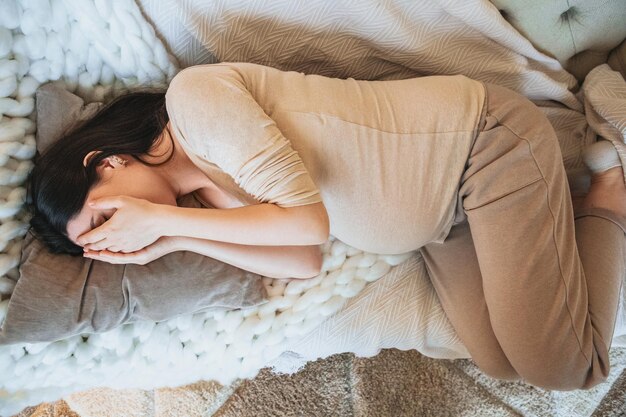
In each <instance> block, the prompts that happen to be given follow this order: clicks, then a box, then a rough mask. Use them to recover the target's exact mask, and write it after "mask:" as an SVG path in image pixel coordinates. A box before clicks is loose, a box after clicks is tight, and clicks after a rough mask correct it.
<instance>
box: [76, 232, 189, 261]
mask: <svg viewBox="0 0 626 417" xmlns="http://www.w3.org/2000/svg"><path fill="white" fill-rule="evenodd" d="M176 239H178V237H177V236H162V237H160V238H159V239H157V240H156V242H154V243H152V244H151V245H148V246H146V247H145V248H143V249H141V250H138V251H136V252H130V253H123V252H110V251H108V250H103V251H100V252H97V251H87V252H85V253H84V255H83V256H84V257H86V258H90V259H95V260H97V261H103V262H108V263H111V264H139V265H145V264H147V263H149V262H152V261H154V260H155V259H158V258H160V257H161V256H164V255H167V254H168V253H171V252H174V251H176Z"/></svg>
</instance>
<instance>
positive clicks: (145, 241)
mask: <svg viewBox="0 0 626 417" xmlns="http://www.w3.org/2000/svg"><path fill="white" fill-rule="evenodd" d="M89 206H90V207H91V208H93V209H111V208H115V209H116V210H115V212H114V213H113V215H112V216H111V217H110V218H109V220H107V221H106V222H104V223H103V224H101V225H100V226H99V227H96V228H95V229H92V230H90V231H89V232H87V233H85V234H82V235H81V236H79V237H78V238H77V241H78V244H79V245H82V246H83V248H86V249H90V250H94V251H100V250H104V249H108V251H109V252H136V251H138V250H140V249H143V248H145V247H146V246H148V245H149V244H151V243H153V242H155V241H156V240H157V239H158V238H159V237H161V236H162V235H163V233H162V230H163V228H162V227H161V226H162V224H163V217H164V216H162V213H161V209H160V206H162V205H161V204H155V203H152V202H150V201H148V200H144V199H141V198H135V197H130V196H123V195H120V196H113V197H102V198H99V199H97V200H93V202H92V203H89Z"/></svg>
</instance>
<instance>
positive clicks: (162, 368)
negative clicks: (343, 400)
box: [0, 0, 626, 416]
mask: <svg viewBox="0 0 626 417" xmlns="http://www.w3.org/2000/svg"><path fill="white" fill-rule="evenodd" d="M144 3H146V4H147V2H144ZM165 3H166V2H160V1H159V2H151V4H152V6H153V7H155V8H156V7H161V5H163V4H165ZM183 3H184V4H186V5H187V6H190V5H193V4H194V2H182V3H180V4H181V8H180V11H181V12H185V11H188V10H186V9H185V8H183V7H182V4H183ZM235 3H236V2H232V5H231V6H232V7H233V9H234V8H236V7H240V8H241V9H242V10H243V9H244V8H246V7H251V8H252V7H255V6H256V5H257V4H258V3H257V2H249V4H248V3H246V2H239V3H237V4H238V6H237V5H236V4H235ZM444 3H445V2H444ZM452 3H454V2H452ZM452 3H451V4H450V5H447V6H446V7H448V8H449V10H448V11H449V12H450V14H451V15H452V14H455V15H458V16H460V17H462V16H464V13H462V7H461V6H459V5H460V4H461V3H460V2H459V3H458V4H457V5H456V6H454V5H453V4H452ZM407 4H408V2H407ZM206 5H208V3H206ZM215 7H216V8H218V6H215ZM177 9H178V6H177ZM207 9H210V7H208V6H207ZM274 12H276V13H284V14H285V16H287V13H288V10H287V9H284V10H282V11H280V10H275V11H274ZM351 12H352V16H353V17H354V16H357V15H358V13H360V11H358V10H352V11H351ZM304 15H305V14H302V13H300V14H298V13H296V14H295V15H294V16H304ZM306 15H307V16H308V14H306ZM206 22H207V24H208V22H210V20H209V19H207V20H206ZM211 24H212V23H211ZM242 24H243V21H242ZM233 27H234V26H230V28H231V29H232V28H233ZM303 27H304V26H303ZM355 27H360V26H359V25H355ZM198 30H199V32H201V33H203V34H204V35H206V36H207V37H209V38H210V37H211V36H213V34H212V32H211V31H210V30H208V31H204V30H202V28H199V29H198ZM217 32H219V30H216V33H217ZM216 36H217V35H216ZM251 36H252V32H251ZM222 39H225V38H222ZM210 40H211V39H208V38H207V39H203V38H202V37H201V36H197V40H196V42H198V41H199V42H201V43H204V44H205V45H210V46H212V47H213V46H215V48H214V50H215V51H216V53H219V55H220V59H221V60H238V59H241V60H246V57H237V56H235V55H230V56H228V55H227V54H226V53H224V51H221V50H220V47H223V48H225V49H228V46H229V45H228V44H222V43H219V45H218V42H217V41H216V43H215V44H214V45H213V44H211V42H210ZM400 41H401V39H400V40H399V42H400ZM507 42H508V44H509V45H508V47H510V48H512V49H516V48H517V50H518V51H520V50H524V48H528V49H526V52H528V56H531V55H532V56H533V58H535V59H537V60H538V61H541V59H543V58H541V57H540V56H539V55H538V53H536V51H534V50H531V49H532V48H531V47H530V46H529V45H527V44H526V43H523V42H518V41H515V42H512V41H510V40H509V41H507ZM507 42H505V43H507ZM181 45H182V43H181ZM170 46H171V45H170ZM293 47H294V48H296V47H297V45H293ZM244 49H245V48H244ZM357 49H358V48H355V49H354V51H356V50H357ZM239 50H243V49H237V48H233V49H231V51H232V52H231V53H232V54H235V53H236V51H239ZM277 59H278V58H277ZM336 59H337V61H340V60H341V59H343V62H350V61H351V59H350V58H349V56H344V57H343V58H340V57H337V58H336ZM424 61H428V60H424ZM454 61H455V62H456V61H457V60H454ZM544 63H545V64H546V66H547V67H550V66H551V67H552V69H553V70H554V71H555V72H554V73H553V75H554V74H557V73H558V77H557V75H554V76H555V77H557V78H559V81H560V82H561V83H560V84H559V83H557V82H556V80H551V79H548V78H547V77H545V78H544V77H543V74H542V73H540V72H539V71H535V72H534V73H533V74H534V75H533V76H534V77H536V79H537V80H538V81H540V83H539V84H534V83H529V84H528V86H529V88H532V86H533V85H536V90H534V91H533V92H534V93H537V92H538V91H546V89H547V91H549V92H550V93H549V94H551V95H552V96H553V97H551V98H553V99H554V98H555V97H559V98H560V99H561V101H562V102H565V103H569V107H571V108H573V109H576V108H577V106H579V107H580V103H578V102H577V101H576V99H575V97H574V96H573V95H572V94H571V93H569V92H568V91H567V88H566V85H567V83H569V82H570V81H571V80H568V79H567V77H566V76H565V75H564V74H563V73H560V72H558V71H557V70H555V68H557V67H558V63H556V61H554V62H550V60H545V62H544ZM411 65H414V64H413V63H408V64H407V68H408V67H410V66H411ZM178 70H179V67H178V63H177V62H176V59H175V58H174V57H172V56H171V55H169V54H168V53H167V51H166V50H165V48H164V46H163V44H162V42H161V41H160V40H159V39H158V38H157V36H156V35H155V31H154V29H153V27H152V26H151V25H150V24H149V23H147V22H146V20H145V19H144V18H143V16H142V15H141V13H140V10H139V9H138V6H137V4H136V3H135V2H134V1H132V0H81V1H70V0H30V1H27V0H21V1H17V0H16V1H1V0H0V116H1V117H2V118H1V119H0V216H1V219H2V224H1V225H0V249H1V253H0V295H1V300H0V322H1V321H2V320H3V318H4V314H5V313H6V309H7V306H8V300H9V299H10V296H11V292H12V290H13V286H14V280H15V279H16V278H17V274H18V270H17V266H18V262H19V255H20V248H21V243H22V238H23V236H24V234H25V233H26V230H27V219H26V218H25V217H24V213H23V212H22V211H21V207H22V204H23V201H24V197H25V190H24V188H23V185H24V180H25V178H26V175H27V172H28V170H29V169H30V168H31V167H32V162H31V159H32V157H33V156H34V153H35V141H34V132H35V129H36V126H35V123H34V122H33V120H32V117H31V115H32V113H33V110H34V99H33V96H34V92H35V90H36V88H37V87H38V86H39V85H40V84H42V83H45V82H48V81H51V80H58V79H62V80H63V81H64V82H65V84H66V86H67V88H68V89H69V90H70V91H72V92H75V93H76V94H79V95H81V96H82V97H83V98H85V100H86V101H87V102H89V101H95V100H98V101H100V100H102V99H103V97H105V96H107V95H109V94H116V93H119V92H122V91H123V90H124V88H125V87H127V86H131V85H137V84H140V85H164V84H167V82H168V81H169V80H170V79H171V78H172V77H173V76H174V75H175V74H176V72H177V71H178ZM437 70H439V71H443V69H437ZM437 70H435V71H437ZM456 70H457V69H451V70H450V71H456ZM602 71H604V70H602ZM600 72H601V71H600ZM477 75H479V74H477ZM477 78H480V77H477ZM531 78H532V77H531ZM533 79H534V78H533ZM603 79H604V78H602V77H597V78H596V80H598V81H597V83H596V84H592V85H591V86H592V87H593V86H594V85H597V86H598V88H597V89H596V90H593V89H590V90H589V91H590V94H589V96H590V97H593V94H596V93H597V94H596V95H595V97H597V98H598V101H597V104H596V103H594V108H597V109H601V104H602V103H605V101H602V98H603V94H605V89H604V86H603V84H602V80H603ZM566 81H567V82H566ZM620 88H621V87H620ZM620 88H618V89H616V90H615V89H613V90H612V91H617V93H616V94H622V90H621V89H620ZM620 97H621V98H626V95H623V97H622V96H620ZM559 110H561V109H556V108H555V109H553V112H552V113H550V110H548V113H549V114H548V116H549V117H551V121H553V122H556V123H561V124H562V125H567V124H568V123H572V120H575V118H571V117H569V116H567V115H565V113H559ZM578 110H581V108H578ZM609 110H610V109H609ZM599 113H600V115H601V116H602V117H599V118H598V123H600V124H602V126H604V127H605V128H608V129H609V130H610V131H611V132H614V131H615V129H614V128H612V126H610V125H609V126H608V127H607V126H606V123H605V122H604V119H603V117H604V118H607V117H606V116H605V114H607V113H608V114H613V113H612V112H611V111H608V112H602V111H599ZM583 120H584V118H583ZM618 122H619V121H618ZM618 125H619V126H626V125H623V124H619V123H618ZM611 129H612V130H611ZM624 129H625V130H626V127H625V128H624ZM562 131H565V129H564V130H562ZM562 131H561V130H560V132H562ZM621 132H624V130H621ZM607 136H608V137H610V138H612V139H614V138H615V136H614V135H613V136H610V135H607ZM621 139H622V138H620V140H621ZM614 140H615V139H614ZM572 143H573V142H572ZM568 149H569V150H571V152H569V153H565V154H564V156H565V158H566V159H567V161H569V162H572V161H574V160H575V159H576V155H575V154H576V152H577V151H578V150H579V147H578V148H575V147H572V148H568ZM323 249H324V266H323V269H322V272H321V274H320V275H319V276H318V277H316V278H313V279H311V280H298V281H291V282H289V280H273V279H265V280H264V283H265V285H266V288H267V289H268V293H269V295H270V297H271V301H270V302H269V303H267V304H265V305H263V306H260V307H254V308H251V309H246V310H239V311H230V312H218V313H199V314H194V315H186V316H181V317H178V318H176V319H172V320H168V321H164V322H160V323H154V322H137V323H133V324H128V325H124V326H121V327H119V328H117V329H114V330H112V331H110V332H107V333H102V334H97V335H89V336H88V337H87V335H85V336H84V337H83V336H76V337H72V338H68V339H65V340H62V341H58V342H55V343H39V344H25V345H13V346H7V347H0V415H2V416H6V415H10V414H13V413H16V412H19V411H20V410H21V409H22V408H23V407H25V406H27V405H32V404H37V403H40V402H42V401H54V400H57V399H59V398H61V397H62V396H64V395H66V394H69V393H72V392H76V391H81V390H84V389H87V388H91V387H96V386H99V387H112V388H143V389H152V388H155V387H161V386H177V385H182V384H186V383H191V382H194V381H197V380H199V379H205V380H216V381H218V382H220V383H222V384H227V383H229V382H231V381H232V380H233V379H235V378H245V377H253V376H254V375H256V373H257V372H258V370H259V369H260V368H262V367H264V366H266V365H267V364H275V363H277V362H276V360H278V359H280V358H283V361H282V362H280V361H279V362H278V363H281V365H280V367H282V368H284V369H287V368H289V363H288V355H287V356H286V355H285V354H284V353H285V352H286V351H289V350H294V351H298V352H303V351H304V350H305V345H308V346H306V349H308V350H307V354H308V355H310V356H311V357H314V356H327V355H328V354H330V353H332V352H333V351H337V350H338V349H342V348H344V346H350V343H349V338H350V335H348V334H346V333H343V334H344V335H345V336H344V337H343V340H342V343H344V342H345V343H344V344H341V343H339V342H337V339H338V338H339V337H338V336H337V335H336V334H333V331H332V325H333V324H335V322H333V320H336V318H337V314H336V313H337V312H340V311H344V312H345V311H349V312H350V311H354V309H355V308H356V307H355V305H354V303H353V304H350V301H351V300H358V299H359V296H360V295H363V294H366V293H367V292H368V290H373V289H374V288H378V289H381V288H382V289H385V287H383V286H378V287H376V285H377V284H381V283H382V282H383V281H384V280H381V278H383V277H390V276H393V272H394V271H398V270H399V268H403V266H402V265H400V264H403V265H404V266H406V265H407V263H404V262H405V261H406V260H408V259H409V258H410V257H411V254H405V255H399V256H386V255H376V254H370V253H364V252H361V251H359V250H356V249H354V248H351V247H348V246H347V245H345V244H343V243H342V242H340V241H338V240H336V239H334V237H332V236H331V239H330V240H329V241H328V242H327V243H326V244H325V245H324V247H323ZM412 259H413V260H415V258H414V257H413V258H412ZM412 265H415V263H414V264H412ZM7 277H10V278H12V279H9V278H7ZM374 281H378V282H375V283H374ZM347 307H349V308H352V309H353V310H346V308H347ZM620 311H621V313H620V316H619V321H618V325H617V326H616V336H617V335H621V334H623V333H624V332H623V331H622V330H623V329H622V328H623V327H624V326H623V320H622V317H623V316H624V314H623V310H620ZM440 313H441V311H440V308H439V310H438V313H437V314H440ZM348 314H350V313H348ZM415 314H418V313H415ZM419 314H423V315H428V314H431V313H430V310H429V311H426V310H425V311H420V312H419ZM356 316H357V315H356V314H355V315H354V317H356ZM342 320H345V315H344V316H342ZM329 323H331V324H329ZM353 324H354V325H356V326H357V327H358V324H359V323H353ZM437 326H439V328H438V329H434V330H433V332H434V331H436V330H438V331H439V332H440V333H441V334H444V335H445V336H446V337H447V338H448V339H447V342H448V343H449V345H450V346H454V347H455V349H454V350H453V351H452V350H451V355H452V354H456V355H458V354H459V351H462V346H461V347H460V346H459V340H458V339H456V338H455V337H454V333H453V332H451V328H450V326H449V323H447V322H445V320H439V321H438V322H437ZM353 328H354V326H353ZM320 329H321V330H320ZM620 329H622V330H620ZM314 330H315V331H316V332H314ZM320 331H323V332H324V333H320ZM620 331H622V333H618V332H620ZM312 333H316V338H315V342H316V343H315V344H314V343H311V339H310V338H307V337H306V336H307V335H311V334H312ZM323 340H326V341H327V342H328V343H327V346H321V343H322V342H321V341H323ZM331 340H332V342H331ZM616 340H617V339H616ZM402 343H403V341H402V340H397V344H398V345H400V344H402ZM421 346H424V345H421ZM408 347H410V346H408ZM408 347H407V348H408ZM375 348H376V347H375V346H367V349H369V350H368V351H367V352H369V353H374V351H373V350H372V349H375ZM364 349H365V347H364ZM347 350H350V351H352V350H354V349H352V348H351V347H350V348H348V349H347ZM343 351H346V350H343ZM363 352H364V351H363ZM287 353H288V352H287ZM457 357H458V356H457ZM285 358H287V359H285ZM300 359H301V358H300ZM294 363H295V365H294V367H297V366H299V365H300V364H301V362H299V361H298V360H295V361H294Z"/></svg>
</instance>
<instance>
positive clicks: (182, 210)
mask: <svg viewBox="0 0 626 417" xmlns="http://www.w3.org/2000/svg"><path fill="white" fill-rule="evenodd" d="M162 209H163V211H162V216H161V224H162V225H163V231H162V235H163V236H183V237H190V238H200V239H208V240H214V241H220V242H229V243H237V244H240V245H268V246H279V245H281V246H282V245H292V246H293V245H295V246H299V245H304V246H308V245H319V244H322V243H324V242H326V241H327V240H328V237H329V233H330V226H329V219H328V214H327V212H326V208H325V207H324V205H323V203H314V204H307V205H302V206H294V207H280V206H278V205H276V204H268V203H261V204H254V205H250V206H244V207H236V208H229V209H209V210H207V209H205V208H189V207H179V206H170V205H164V206H163V207H162Z"/></svg>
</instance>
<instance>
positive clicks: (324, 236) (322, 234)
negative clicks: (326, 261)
mask: <svg viewBox="0 0 626 417" xmlns="http://www.w3.org/2000/svg"><path fill="white" fill-rule="evenodd" d="M318 204H319V206H320V209H319V211H318V213H319V217H318V221H317V224H318V228H317V229H318V237H317V241H316V244H318V245H321V244H324V243H326V241H327V240H328V238H329V237H330V219H329V218H328V212H327V211H326V207H325V206H324V204H323V203H318ZM320 265H321V263H320Z"/></svg>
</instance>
